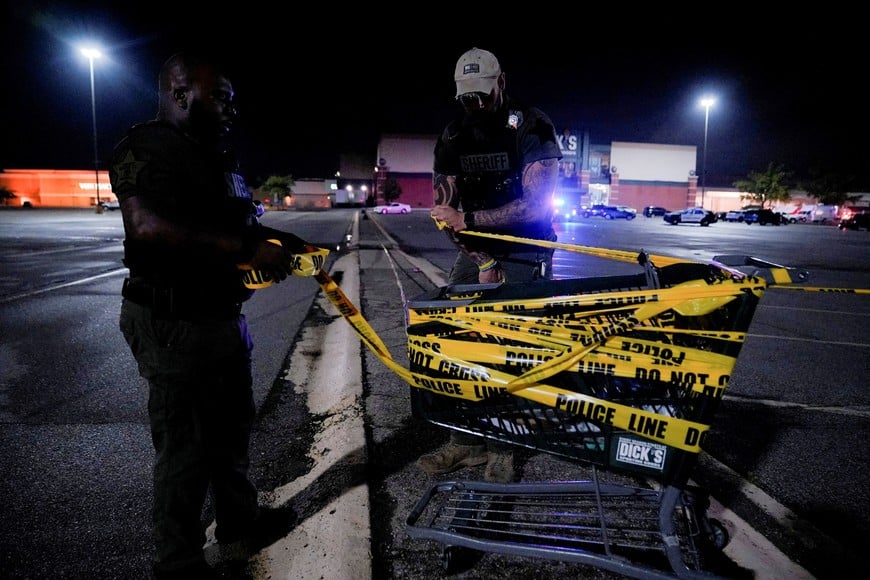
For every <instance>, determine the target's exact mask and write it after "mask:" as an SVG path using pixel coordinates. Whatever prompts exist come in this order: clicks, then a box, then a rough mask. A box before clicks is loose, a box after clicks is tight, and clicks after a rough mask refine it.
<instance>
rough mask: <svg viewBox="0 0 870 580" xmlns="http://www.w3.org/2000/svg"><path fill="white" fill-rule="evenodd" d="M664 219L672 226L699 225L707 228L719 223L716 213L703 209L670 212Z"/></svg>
mask: <svg viewBox="0 0 870 580" xmlns="http://www.w3.org/2000/svg"><path fill="white" fill-rule="evenodd" d="M662 218H663V219H664V220H665V221H666V222H667V223H669V224H671V225H677V224H699V225H702V226H705V227H706V226H709V225H710V224H714V223H716V222H717V221H718V219H717V218H716V214H715V213H713V212H712V211H710V210H709V209H704V208H702V207H687V208H686V209H680V210H677V211H669V212H668V213H666V214H665V215H663V216H662Z"/></svg>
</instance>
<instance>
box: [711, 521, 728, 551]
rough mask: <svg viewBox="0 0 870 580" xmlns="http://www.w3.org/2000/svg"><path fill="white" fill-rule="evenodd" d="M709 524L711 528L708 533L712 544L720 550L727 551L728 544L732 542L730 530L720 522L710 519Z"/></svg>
mask: <svg viewBox="0 0 870 580" xmlns="http://www.w3.org/2000/svg"><path fill="white" fill-rule="evenodd" d="M707 523H708V524H709V528H710V529H709V531H708V532H707V533H708V534H709V539H710V543H711V544H712V545H713V546H714V547H715V548H716V549H718V550H723V549H725V546H727V545H728V542H729V541H731V537H730V536H729V534H728V530H727V529H726V528H725V526H724V525H722V522H720V521H719V520H716V519H713V518H709V519H708V520H707Z"/></svg>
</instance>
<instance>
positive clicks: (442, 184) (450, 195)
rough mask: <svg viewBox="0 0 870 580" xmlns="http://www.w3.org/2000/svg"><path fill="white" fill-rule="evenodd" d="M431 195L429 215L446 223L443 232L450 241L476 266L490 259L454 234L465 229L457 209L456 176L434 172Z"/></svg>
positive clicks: (462, 216)
mask: <svg viewBox="0 0 870 580" xmlns="http://www.w3.org/2000/svg"><path fill="white" fill-rule="evenodd" d="M433 195H434V201H435V206H434V207H433V208H432V212H431V215H432V217H433V218H435V219H436V220H438V221H439V222H444V223H445V224H447V227H446V228H444V232H445V233H446V234H447V237H448V238H450V241H452V242H453V243H454V244H456V245H457V246H459V248H460V250H462V251H463V252H465V253H466V254H468V257H469V258H471V260H472V261H473V262H474V263H475V264H477V265H478V266H480V265H482V264H486V263H487V262H488V261H489V260H490V259H491V257H490V256H489V255H488V254H485V253H483V252H475V251H473V250H469V249H468V247H466V246H465V244H463V243H462V240H460V236H457V235H456V232H458V231H461V230H464V229H465V221H464V216H465V214H464V213H462V212H461V211H459V192H458V191H457V190H456V176H455V175H442V174H440V173H436V174H435V176H434V178H433ZM466 237H467V236H466Z"/></svg>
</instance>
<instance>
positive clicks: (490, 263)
mask: <svg viewBox="0 0 870 580" xmlns="http://www.w3.org/2000/svg"><path fill="white" fill-rule="evenodd" d="M496 266H498V262H496V261H495V258H490V259H489V261H488V262H486V263H485V264H481V265H479V266H478V267H477V269H478V270H480V271H481V272H488V271H490V270H492V269H493V268H495V267H496Z"/></svg>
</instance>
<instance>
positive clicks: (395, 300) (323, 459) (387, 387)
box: [253, 216, 812, 580]
mask: <svg viewBox="0 0 870 580" xmlns="http://www.w3.org/2000/svg"><path fill="white" fill-rule="evenodd" d="M353 239H354V240H355V243H354V244H352V247H351V249H352V250H354V252H352V253H351V254H350V255H348V256H346V257H345V258H342V259H341V260H339V261H338V262H336V264H335V266H334V267H333V271H332V275H333V276H334V277H337V279H340V284H341V288H342V290H343V291H344V292H345V294H346V296H347V298H348V299H349V300H350V301H351V302H352V303H354V304H356V305H359V307H360V310H361V311H362V313H363V314H364V316H365V319H366V321H367V322H368V324H370V325H371V328H372V329H373V330H374V331H375V333H377V335H378V337H380V338H381V339H382V340H383V341H384V344H385V345H386V346H387V348H388V349H389V351H390V352H391V353H392V354H393V356H395V360H396V362H398V363H399V364H400V365H402V366H406V364H405V357H404V354H405V349H406V345H407V336H406V333H405V326H406V324H407V321H406V319H405V312H404V309H403V308H402V304H403V303H405V302H406V301H407V300H409V299H410V298H413V297H414V296H416V295H419V294H422V293H424V292H427V291H429V290H431V289H434V288H437V287H439V286H443V285H445V283H446V273H445V272H444V271H443V270H441V269H440V268H438V267H436V266H434V265H432V264H431V263H429V262H427V261H425V260H422V259H420V258H417V257H413V256H409V255H407V254H405V253H404V252H402V251H401V250H400V249H399V247H398V245H397V244H396V243H395V242H394V241H393V240H392V239H391V238H390V237H389V235H388V234H387V232H386V231H385V230H383V229H382V228H381V227H380V226H379V225H378V223H377V218H375V217H374V216H373V217H372V218H367V217H366V218H365V219H361V220H356V221H355V224H354V231H353ZM322 307H323V308H324V309H326V310H327V311H330V308H332V307H331V306H330V305H327V304H325V302H324V303H323V304H322ZM333 312H334V311H333ZM302 341H303V344H302V346H303V348H301V349H300V348H297V349H296V352H297V353H299V352H303V353H304V352H305V351H306V350H307V347H306V345H308V346H309V347H311V348H319V349H320V350H321V351H323V352H329V353H330V355H329V356H328V357H320V358H319V359H318V360H317V361H313V362H312V361H304V360H294V361H293V363H292V364H291V368H293V369H296V370H295V371H294V372H295V373H297V376H296V377H295V379H294V382H295V383H296V384H300V385H307V386H306V387H305V389H306V392H307V394H308V396H309V405H310V406H311V410H312V412H316V413H324V412H328V413H329V414H330V415H331V416H333V417H339V420H332V421H331V424H330V425H328V426H326V428H325V429H324V431H323V433H322V436H321V437H320V438H319V440H318V442H317V445H316V448H315V449H312V456H313V457H315V458H316V462H315V465H316V466H315V468H314V469H313V470H312V471H311V473H310V474H309V475H308V476H307V477H305V478H301V479H300V480H299V481H294V482H292V483H291V484H289V485H287V486H285V488H282V489H280V490H276V493H275V497H274V500H275V502H276V503H278V504H281V503H284V502H286V501H289V500H292V498H293V496H294V495H295V494H297V493H299V492H300V490H302V489H304V488H306V487H310V486H311V485H312V484H313V483H314V482H317V481H318V480H320V481H321V482H325V481H326V480H328V479H329V477H330V473H336V472H341V471H342V470H346V469H348V468H349V466H350V467H351V468H353V466H356V467H360V465H361V464H362V463H368V464H369V466H368V467H367V468H366V472H367V474H368V477H367V478H366V482H365V483H360V482H355V483H354V484H353V485H347V486H346V487H345V489H343V490H342V491H341V493H333V494H332V496H333V497H334V500H333V501H332V502H329V503H328V505H327V506H326V508H324V509H322V510H321V512H320V513H319V514H316V516H315V517H309V518H307V520H306V524H305V525H304V526H300V527H299V528H297V529H295V530H294V531H293V532H292V533H291V534H290V535H288V536H287V537H286V538H285V539H283V540H281V541H279V542H277V543H276V544H274V545H273V546H271V547H269V548H268V549H266V550H264V551H263V552H261V553H260V554H258V555H257V556H256V557H255V559H254V561H253V569H255V570H257V571H258V577H263V578H309V577H322V578H335V579H344V578H347V579H348V580H350V579H359V580H365V579H366V578H371V577H375V578H415V579H421V580H422V579H425V578H438V577H441V571H440V570H439V569H438V567H437V562H438V559H437V548H433V546H431V545H428V546H425V545H423V544H425V543H421V542H419V541H415V540H413V539H410V538H409V537H408V536H407V531H406V529H405V518H406V517H407V515H408V511H409V510H410V509H411V507H412V506H413V505H414V503H415V502H416V501H417V499H418V498H419V496H420V495H421V494H422V493H423V491H424V490H425V488H426V487H427V486H428V485H430V484H431V483H432V481H431V480H429V479H428V478H427V477H426V476H425V475H423V474H420V473H419V472H418V470H417V469H416V468H415V466H414V465H413V462H414V460H415V459H416V457H418V456H419V455H420V454H422V453H424V452H425V451H426V450H428V449H431V448H434V447H435V446H437V445H438V444H439V440H441V441H443V431H441V432H439V431H437V430H431V429H429V430H427V428H426V427H425V426H422V427H421V426H420V425H417V424H415V422H414V420H413V419H411V413H410V408H409V403H408V399H409V397H408V388H409V387H408V385H407V383H405V382H404V381H403V380H402V379H401V378H400V377H398V376H397V375H396V374H395V373H394V372H393V371H392V370H390V369H389V368H388V367H387V366H385V365H384V364H383V360H380V358H379V357H378V356H376V355H375V354H374V353H373V352H371V351H370V350H368V349H365V348H364V347H361V348H363V349H364V351H363V358H362V360H363V364H362V366H361V367H360V366H359V364H358V362H359V361H358V360H357V361H356V362H354V358H355V357H356V358H357V359H358V358H359V351H358V349H357V348H356V347H357V345H358V344H359V341H358V340H357V337H356V335H354V334H353V332H352V330H351V329H350V325H348V324H346V323H345V321H343V320H342V319H341V318H335V319H334V320H333V321H332V322H331V323H330V324H328V325H326V326H325V327H323V328H321V329H320V330H319V331H317V335H316V336H315V335H306V336H305V337H303V338H302ZM317 345H320V346H317ZM348 347H349V348H348ZM300 369H301V370H300ZM299 373H301V374H299ZM303 375H304V376H303ZM363 440H365V441H366V446H365V448H360V446H359V442H360V441H363ZM567 467H569V468H570V467H571V466H567ZM565 469H566V466H565V465H564V464H563V463H561V462H559V461H549V460H548V459H547V458H538V459H534V460H531V461H530V462H529V464H528V465H527V466H526V471H527V474H528V476H530V477H535V478H536V479H537V480H548V479H552V480H558V479H560V478H562V479H563V478H565V477H566V475H567V473H566V471H565ZM477 471H480V472H482V469H477V470H476V471H472V472H471V473H469V474H465V475H467V476H470V477H472V478H474V477H477V478H482V473H477ZM327 485H329V484H328V483H327ZM747 489H749V488H747ZM766 500H767V501H769V502H770V503H769V505H770V506H771V507H772V509H775V504H776V502H775V501H773V500H772V499H771V498H766ZM709 515H710V516H711V517H714V518H716V519H717V520H718V521H720V522H721V523H722V524H723V525H725V526H726V528H727V530H728V532H729V534H730V542H729V544H728V546H727V547H726V548H725V550H724V553H725V555H726V556H727V557H728V558H730V559H731V560H732V561H733V563H734V565H735V566H736V568H737V569H739V570H742V571H744V572H746V573H747V574H749V575H751V576H752V577H754V578H756V579H768V578H769V579H774V578H794V579H809V578H812V575H811V574H809V573H808V572H807V571H806V570H805V569H803V568H801V567H800V566H798V565H797V564H795V563H794V562H792V561H791V560H790V559H789V558H788V557H786V556H785V555H784V554H783V553H782V552H781V551H780V550H778V549H777V548H776V547H775V546H774V545H773V544H772V543H771V542H769V541H768V540H767V539H766V538H765V537H764V536H763V535H762V534H761V533H759V532H757V531H755V530H753V529H752V528H751V527H750V526H749V525H748V524H747V523H746V522H745V521H744V520H742V519H741V518H740V517H739V516H737V515H736V514H734V513H733V512H731V511H730V510H728V509H727V508H726V507H724V506H723V505H722V504H721V503H720V502H718V501H717V500H716V498H712V501H711V507H710V511H709ZM312 546H317V549H316V550H312V549H311V547H312ZM427 562H428V563H427ZM433 562H435V566H434V567H433ZM487 565H489V566H491V568H490V571H492V570H495V571H498V570H502V572H499V573H505V572H506V571H507V572H508V573H510V574H515V573H523V571H527V572H529V573H535V574H536V576H537V577H541V578H546V577H557V575H558V576H561V575H562V574H564V570H565V569H564V568H563V567H559V565H558V564H552V563H549V562H543V563H541V562H535V561H530V562H521V563H516V562H513V563H512V564H511V565H512V567H510V568H503V566H504V562H501V561H499V560H498V556H492V557H488V558H484V560H483V561H482V562H480V563H479V564H478V573H479V574H480V576H476V575H474V574H471V573H468V574H466V575H465V576H463V577H465V578H478V577H480V578H483V577H491V573H496V572H491V573H490V572H486V571H485V570H487V568H486V567H487ZM587 572H589V573H588V574H584V575H585V576H586V577H600V578H609V577H613V576H612V575H609V573H599V572H596V571H588V570H587Z"/></svg>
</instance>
